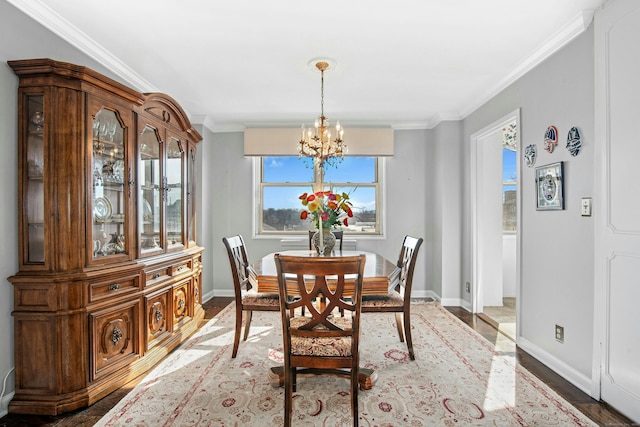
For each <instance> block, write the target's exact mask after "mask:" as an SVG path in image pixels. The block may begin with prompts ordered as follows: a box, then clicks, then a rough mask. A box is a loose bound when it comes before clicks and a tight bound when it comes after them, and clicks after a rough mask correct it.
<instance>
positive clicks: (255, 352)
mask: <svg viewBox="0 0 640 427" xmlns="http://www.w3.org/2000/svg"><path fill="white" fill-rule="evenodd" d="M232 308H233V307H232V306H229V307H226V308H225V309H224V310H223V311H222V312H220V314H219V315H218V316H217V317H216V318H214V319H212V320H211V321H209V322H208V323H207V324H206V325H205V326H203V327H202V328H201V329H200V330H199V331H198V332H197V333H196V334H194V336H192V337H191V338H190V339H189V340H188V341H187V342H185V343H184V344H183V345H182V346H180V347H179V348H178V349H176V350H175V351H174V352H173V353H171V355H169V356H168V357H167V358H166V359H165V360H164V361H163V362H162V363H161V364H160V365H158V366H157V367H156V368H155V369H154V370H153V371H152V372H150V373H149V374H148V375H147V376H146V378H145V379H144V380H143V381H141V382H140V383H139V384H138V385H137V386H136V387H135V388H134V389H133V390H132V391H131V392H130V393H129V394H128V395H127V396H126V397H125V398H124V399H123V400H121V401H120V402H119V404H117V405H116V406H115V407H114V408H112V409H111V411H109V412H108V413H107V414H106V415H105V416H104V417H103V418H102V419H101V420H100V422H99V423H98V424H97V425H98V426H240V425H253V426H273V425H282V424H283V412H284V392H283V390H282V389H281V388H274V387H272V386H271V385H270V383H269V376H268V371H269V368H271V367H273V366H278V365H281V364H282V353H281V352H282V336H281V333H282V332H281V330H280V328H281V326H280V317H279V316H280V314H279V313H278V312H267V313H254V315H253V320H252V326H251V334H250V337H249V340H248V341H246V342H241V343H240V348H239V351H238V356H237V358H236V359H232V358H231V348H232V341H233V321H234V316H235V315H234V311H233V310H232ZM411 318H412V331H413V341H414V349H415V353H416V360H415V361H411V360H410V359H409V355H408V352H407V347H406V345H405V344H404V343H402V342H400V341H399V339H398V335H397V330H396V327H395V316H394V315H393V314H384V313H380V314H378V313H367V314H364V315H363V317H362V330H361V340H360V342H361V347H360V349H361V357H360V362H361V366H362V367H363V368H370V369H374V370H375V371H376V372H377V374H378V377H377V381H376V382H375V384H374V385H373V388H371V389H370V390H364V391H360V393H359V422H360V425H361V426H454V425H455V426H501V427H502V426H535V425H537V426H545V427H547V426H563V427H564V426H595V425H596V424H594V423H593V422H591V421H590V420H589V419H588V418H587V417H586V416H584V415H583V414H582V413H580V412H579V411H578V410H577V409H575V408H574V407H573V406H571V405H570V404H569V403H568V402H566V401H565V400H563V399H562V398H561V397H560V396H559V395H557V394H556V393H555V392H554V391H552V390H551V389H550V388H549V387H547V386H546V385H545V384H543V383H542V382H540V381H539V380H538V379H537V378H536V377H534V375H532V374H531V373H529V372H528V371H527V370H526V369H524V368H522V367H520V366H518V365H517V364H516V363H515V359H514V351H515V349H514V344H513V342H512V341H510V340H508V339H505V340H504V341H505V342H502V343H498V344H497V345H494V344H493V343H490V342H489V341H488V340H486V339H485V338H483V337H482V336H480V335H479V334H478V333H477V332H475V331H474V330H472V329H470V328H469V327H468V326H466V325H464V324H463V323H462V322H461V321H460V320H459V319H457V318H456V317H455V316H453V315H451V314H450V313H449V312H448V311H447V310H446V309H444V308H442V307H441V306H440V305H439V304H437V303H422V304H415V305H412V315H411ZM498 335H501V334H498ZM349 399H350V397H349V383H348V381H347V380H346V379H343V378H337V377H331V376H306V377H300V378H299V379H298V389H297V391H296V392H295V393H294V415H293V425H295V426H345V425H351V424H352V417H351V413H350V404H349Z"/></svg>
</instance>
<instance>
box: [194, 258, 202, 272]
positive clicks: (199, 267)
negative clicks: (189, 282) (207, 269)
mask: <svg viewBox="0 0 640 427" xmlns="http://www.w3.org/2000/svg"><path fill="white" fill-rule="evenodd" d="M199 270H202V255H198V256H196V257H194V258H193V271H199Z"/></svg>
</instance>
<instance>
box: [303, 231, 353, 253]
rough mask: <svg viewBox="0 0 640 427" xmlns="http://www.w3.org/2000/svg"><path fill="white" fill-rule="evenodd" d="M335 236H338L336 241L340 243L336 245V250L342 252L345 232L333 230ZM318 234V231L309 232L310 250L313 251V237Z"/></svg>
mask: <svg viewBox="0 0 640 427" xmlns="http://www.w3.org/2000/svg"><path fill="white" fill-rule="evenodd" d="M331 232H332V233H333V235H334V236H336V241H337V242H339V243H338V244H337V245H336V248H337V249H339V250H342V237H343V235H344V231H342V230H335V231H334V230H331ZM314 234H316V230H309V250H311V249H313V242H312V240H313V235H314Z"/></svg>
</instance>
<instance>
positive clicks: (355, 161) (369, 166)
mask: <svg viewBox="0 0 640 427" xmlns="http://www.w3.org/2000/svg"><path fill="white" fill-rule="evenodd" d="M324 181H325V182H375V181H376V159H375V157H345V158H344V160H343V161H342V162H341V163H339V164H338V165H336V166H328V165H327V166H325V167H324Z"/></svg>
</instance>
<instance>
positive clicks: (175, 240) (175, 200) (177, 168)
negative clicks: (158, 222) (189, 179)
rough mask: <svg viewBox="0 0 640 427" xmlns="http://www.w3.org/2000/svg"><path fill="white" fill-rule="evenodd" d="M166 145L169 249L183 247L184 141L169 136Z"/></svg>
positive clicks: (165, 198) (165, 200) (166, 198)
mask: <svg viewBox="0 0 640 427" xmlns="http://www.w3.org/2000/svg"><path fill="white" fill-rule="evenodd" d="M167 139H168V143H167V163H166V165H167V168H166V175H165V185H164V187H165V190H164V195H163V197H164V202H165V204H166V206H167V244H168V246H169V248H170V249H174V250H177V249H180V248H182V247H183V245H184V236H185V232H184V230H185V221H184V209H185V204H184V203H183V201H184V200H183V199H184V195H185V186H184V182H185V167H184V166H185V161H186V157H187V156H186V141H182V140H180V138H178V137H177V136H174V135H171V134H169V137H168V138H167Z"/></svg>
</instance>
